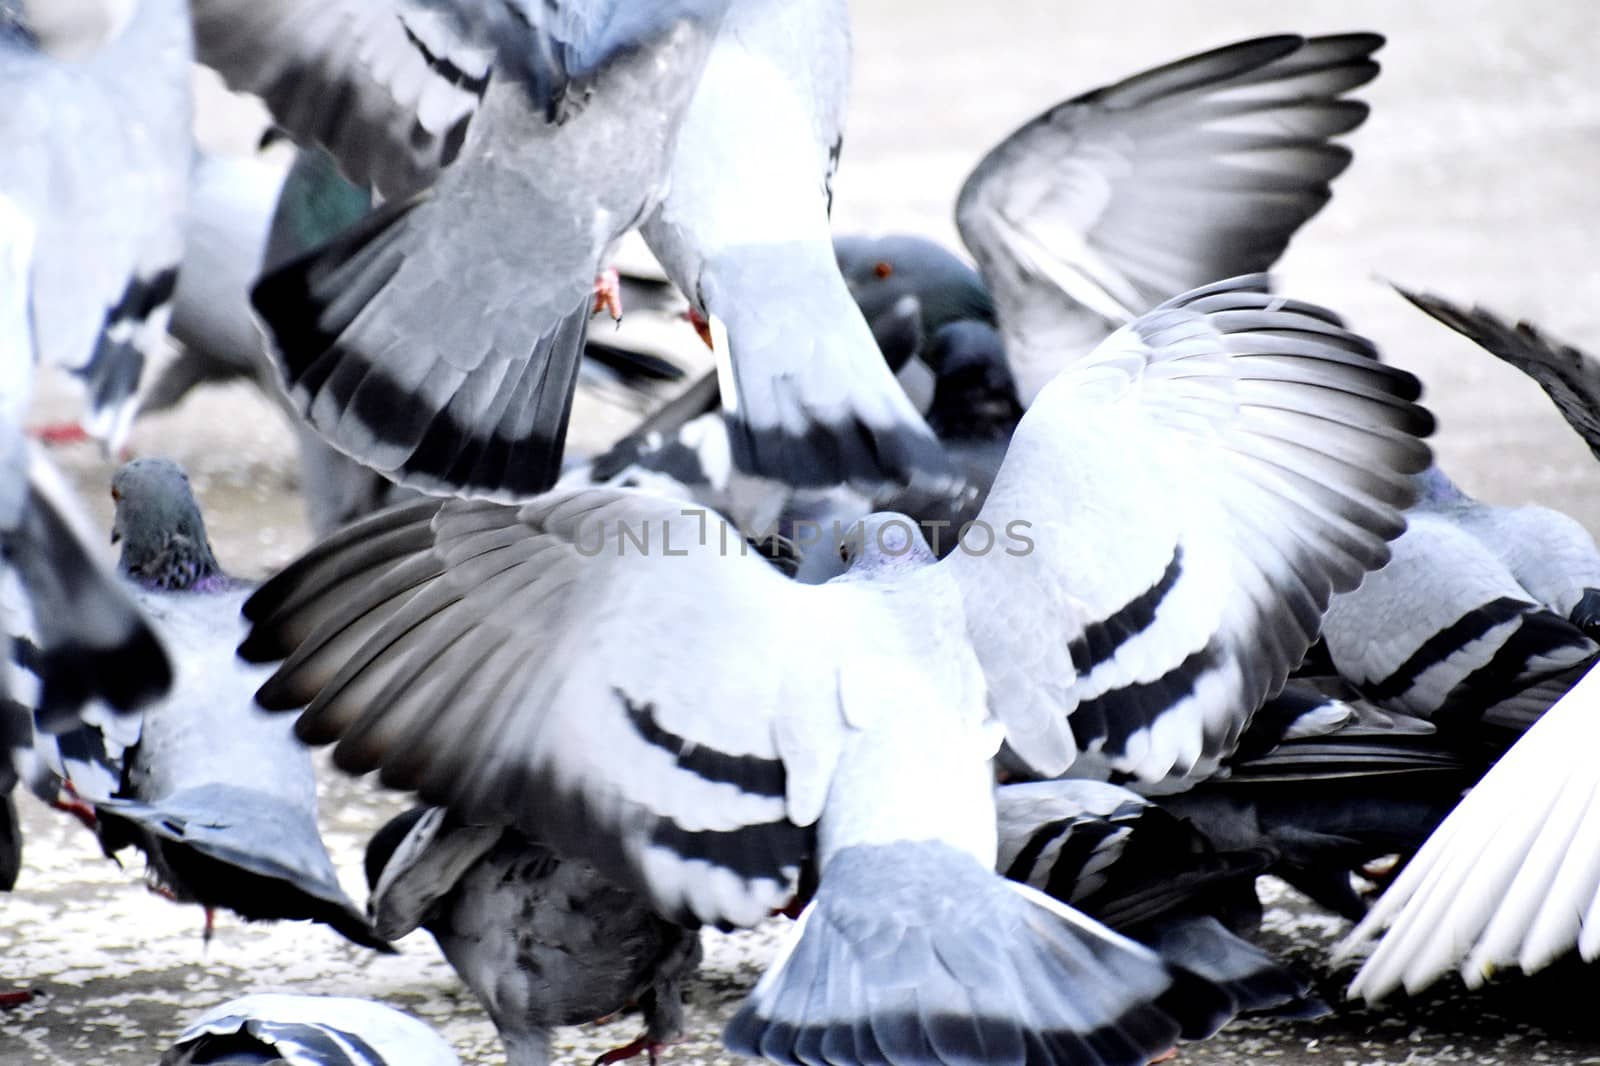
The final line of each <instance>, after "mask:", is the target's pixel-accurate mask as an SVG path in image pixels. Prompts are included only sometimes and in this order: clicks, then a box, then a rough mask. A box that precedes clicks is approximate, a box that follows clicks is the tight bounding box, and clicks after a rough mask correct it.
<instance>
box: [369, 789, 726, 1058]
mask: <svg viewBox="0 0 1600 1066" xmlns="http://www.w3.org/2000/svg"><path fill="white" fill-rule="evenodd" d="M367 879H368V884H369V887H370V888H371V890H372V897H371V900H370V902H369V904H368V907H369V910H370V911H371V913H372V917H373V923H374V926H375V927H376V928H377V930H378V931H379V933H381V934H382V935H384V936H386V937H390V938H398V937H400V936H403V935H404V934H406V933H409V932H411V931H412V930H413V929H415V928H417V927H418V926H420V927H422V928H424V929H427V930H428V932H430V933H432V934H433V937H434V939H435V940H436V941H438V944H439V948H440V950H441V951H443V952H444V956H445V958H446V959H448V960H449V962H450V965H451V966H452V967H454V968H455V971H456V973H457V974H459V975H460V977H461V979H462V980H463V981H464V982H466V984H467V987H468V988H470V989H472V992H473V995H475V996H477V997H478V1001H479V1002H480V1003H482V1004H483V1007H484V1009H485V1010H486V1011H488V1013H489V1017H490V1018H491V1019H492V1020H493V1021H494V1025H495V1029H496V1030H497V1031H498V1032H499V1033H500V1038H501V1040H503V1041H504V1043H505V1047H506V1061H507V1062H508V1063H509V1064H510V1066H545V1064H546V1063H548V1062H549V1061H550V1058H551V1048H550V1029H551V1028H552V1027H553V1026H557V1025H577V1024H582V1023H586V1022H592V1021H595V1020H597V1019H599V1018H602V1017H604V1016H606V1015H610V1014H614V1013H616V1012H618V1011H620V1010H622V1009H624V1008H625V1007H627V1006H628V1005H630V1004H633V1003H638V1004H639V1005H640V1007H641V1009H642V1011H643V1013H644V1017H645V1025H646V1029H645V1033H644V1035H643V1036H642V1037H641V1038H640V1042H641V1043H642V1044H644V1045H647V1046H648V1047H649V1048H650V1049H651V1055H652V1057H653V1056H654V1054H655V1050H656V1049H657V1048H659V1047H661V1046H663V1045H665V1044H667V1043H670V1042H675V1041H677V1040H679V1039H681V1038H682V1037H683V1035H684V1011H683V985H684V982H685V980H686V979H687V978H688V977H690V976H691V975H692V974H693V973H694V971H695V969H696V968H697V967H698V965H699V963H700V937H699V934H698V932H696V931H695V930H692V929H685V928H684V927H683V926H680V925H676V924H674V923H672V922H669V921H667V920H666V919H664V918H661V917H659V916H657V915H656V913H655V912H654V911H653V910H652V909H651V907H650V904H649V902H648V900H647V899H646V898H645V897H644V896H642V895H640V894H638V893H636V892H632V891H628V890H625V889H622V888H618V887H617V886H615V885H613V884H612V883H611V882H609V881H607V880H606V879H604V878H602V877H601V876H600V875H599V874H598V873H597V872H596V871H595V870H594V868H593V867H592V866H590V865H589V864H588V863H585V862H581V861H577V860H572V859H563V858H561V857H559V856H557V855H556V854H555V853H554V852H552V851H550V849H548V848H546V847H544V846H543V845H541V844H538V843H535V842H533V841H530V840H528V839H527V838H526V837H524V836H523V835H522V834H521V833H519V832H517V831H516V830H514V829H509V828H503V827H501V826H487V827H480V826H466V825H463V824H462V823H461V822H460V821H459V820H456V819H452V818H451V817H450V816H449V814H448V813H447V812H445V811H443V810H441V809H439V808H429V809H425V810H424V809H417V810H413V811H411V812H408V813H407V814H402V815H400V816H398V817H397V818H395V819H394V820H393V821H391V822H390V823H389V824H388V825H386V826H385V827H384V828H383V829H381V830H379V832H378V834H377V835H376V836H374V837H373V839H372V841H371V843H369V844H368V847H367Z"/></svg>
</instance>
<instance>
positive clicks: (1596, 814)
mask: <svg viewBox="0 0 1600 1066" xmlns="http://www.w3.org/2000/svg"><path fill="white" fill-rule="evenodd" d="M1597 698H1600V671H1595V670H1591V671H1590V672H1589V674H1588V675H1587V676H1586V677H1584V679H1583V680H1582V681H1580V682H1579V683H1578V685H1577V686H1576V687H1575V688H1573V690H1572V691H1571V692H1569V693H1567V695H1566V696H1565V697H1564V698H1562V700H1561V701H1560V702H1559V703H1557V704H1556V705H1555V706H1554V707H1552V708H1551V709H1550V710H1549V712H1548V713H1547V714H1545V716H1544V717H1543V718H1542V719H1540V720H1539V721H1538V722H1536V723H1534V725H1533V727H1532V728H1531V729H1529V730H1528V732H1527V734H1526V735H1525V736H1524V737H1523V738H1522V739H1521V740H1519V741H1518V742H1517V743H1516V745H1515V746H1514V747H1512V749H1511V750H1510V751H1509V752H1507V753H1506V755H1505V757H1504V758H1502V759H1501V760H1500V762H1499V763H1497V764H1496V765H1495V767H1494V768H1493V769H1492V770H1490V771H1489V772H1488V774H1486V775H1485V776H1484V778H1483V780H1482V781H1480V782H1479V783H1478V785H1477V787H1476V788H1474V789H1473V790H1472V791H1471V792H1470V793H1468V794H1467V797H1466V799H1464V800H1462V801H1461V804H1460V806H1458V807H1457V808H1456V809H1455V811H1454V812H1452V813H1451V815H1450V816H1449V817H1448V818H1447V819H1445V821H1444V823H1443V824H1442V825H1440V826H1439V828H1438V829H1437V830H1436V831H1435V832H1434V834H1433V836H1432V837H1431V838H1429V840H1428V842H1427V843H1426V844H1425V845H1423V847H1422V850H1421V851H1419V852H1418V853H1417V855H1416V857H1415V858H1413V859H1412V860H1411V861H1410V863H1408V864H1407V865H1406V867H1405V869H1404V870H1403V871H1401V873H1400V876H1399V878H1397V879H1396V880H1395V882H1394V884H1393V885H1392V886H1391V887H1390V889H1389V891H1387V892H1385V893H1384V895H1383V898H1382V899H1380V900H1379V901H1378V903H1377V904H1376V905H1375V906H1374V907H1373V909H1372V912H1371V913H1370V914H1369V915H1368V916H1367V917H1366V918H1365V919H1364V920H1363V921H1362V922H1361V924H1360V925H1359V926H1357V927H1356V929H1355V931H1354V932H1352V933H1351V934H1350V937H1349V939H1347V940H1346V941H1345V942H1344V944H1343V945H1342V946H1341V948H1340V952H1339V954H1340V957H1348V956H1349V955H1351V954H1354V953H1355V951H1356V950H1357V949H1358V948H1360V947H1361V946H1362V945H1363V944H1365V943H1366V942H1368V941H1370V940H1371V939H1372V938H1374V937H1376V936H1377V935H1378V934H1379V933H1380V931H1382V930H1384V929H1385V928H1386V927H1387V928H1388V932H1386V933H1383V939H1382V940H1381V941H1380V942H1379V944H1378V946H1377V949H1376V950H1375V951H1373V953H1372V956H1371V957H1370V958H1369V959H1368V960H1367V961H1366V963H1365V964H1364V965H1363V966H1362V967H1361V971H1360V972H1359V973H1357V974H1356V977H1355V981H1354V982H1353V983H1352V984H1351V986H1350V995H1352V996H1361V997H1364V998H1366V999H1368V1000H1373V1001H1376V1000H1379V999H1382V998H1383V997H1384V996H1387V995H1389V994H1390V993H1392V992H1393V991H1394V990H1395V989H1397V988H1402V987H1403V988H1404V989H1405V990H1406V991H1407V992H1411V993H1415V992H1420V991H1421V990H1422V989H1424V988H1426V987H1428V986H1429V985H1430V984H1432V983H1433V982H1434V981H1435V980H1437V979H1438V978H1439V977H1441V976H1443V975H1444V974H1445V973H1446V972H1447V971H1449V970H1450V969H1452V968H1459V969H1460V971H1461V976H1462V978H1463V979H1464V980H1465V981H1466V982H1467V985H1468V986H1469V987H1477V986H1478V985H1480V984H1482V983H1483V982H1484V981H1485V980H1487V979H1488V978H1489V977H1490V976H1491V975H1492V974H1493V973H1494V972H1495V971H1496V970H1498V969H1501V968H1504V967H1508V966H1516V967H1518V968H1520V969H1522V970H1524V971H1526V972H1529V973H1531V972H1533V971H1535V970H1538V969H1540V968H1541V967H1543V966H1546V965H1548V964H1549V963H1551V962H1554V961H1555V960H1556V959H1557V958H1559V957H1560V956H1561V955H1563V954H1566V953H1567V952H1570V951H1572V950H1573V949H1576V950H1577V951H1578V953H1579V954H1580V955H1581V956H1582V957H1583V958H1584V959H1585V960H1589V961H1592V960H1593V959H1595V958H1596V957H1597V956H1600V848H1597V847H1596V840H1597V839H1600V838H1597V828H1600V804H1597V802H1596V797H1597V795H1600V792H1597V787H1600V780H1597V778H1596V766H1597V765H1600V764H1597V763H1596V761H1595V758H1594V752H1595V747H1596V744H1600V706H1596V700H1597Z"/></svg>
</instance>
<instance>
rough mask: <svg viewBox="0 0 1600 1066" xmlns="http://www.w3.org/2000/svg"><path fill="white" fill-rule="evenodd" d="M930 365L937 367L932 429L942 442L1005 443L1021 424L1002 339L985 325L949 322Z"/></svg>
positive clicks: (938, 336) (940, 334) (935, 343)
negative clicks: (963, 440)
mask: <svg viewBox="0 0 1600 1066" xmlns="http://www.w3.org/2000/svg"><path fill="white" fill-rule="evenodd" d="M926 361H927V362H928V363H929V365H931V366H938V367H939V378H938V382H937V383H936V384H935V386H934V390H933V406H932V408H931V409H930V410H929V411H928V425H929V426H930V427H931V428H932V429H933V431H934V432H935V433H937V434H938V435H939V436H940V438H942V439H949V438H952V437H959V438H963V439H985V440H987V439H996V438H999V439H1003V438H1007V437H1010V436H1011V432H1012V430H1014V429H1016V427H1017V422H1018V420H1019V419H1021V418H1022V401H1021V400H1020V399H1018V398H1017V384H1016V382H1015V381H1014V380H1013V379H1012V377H1011V370H1010V368H1009V367H1008V366H1007V365H1006V353H1005V348H1004V346H1003V345H1002V344H1001V341H1000V334H999V332H997V331H996V330H995V328H994V327H993V326H990V325H988V324H987V323H983V322H976V321H971V320H968V321H964V322H951V323H949V324H948V325H946V326H944V327H943V328H941V329H940V330H939V332H938V333H936V334H934V337H933V341H932V343H931V344H930V345H929V354H928V356H927V357H926Z"/></svg>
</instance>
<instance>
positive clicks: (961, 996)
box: [724, 842, 1234, 1066]
mask: <svg viewBox="0 0 1600 1066" xmlns="http://www.w3.org/2000/svg"><path fill="white" fill-rule="evenodd" d="M1233 1010H1234V1000H1233V998H1232V997H1231V996H1230V995H1229V994H1228V993H1226V992H1225V991H1223V990H1222V989H1220V988H1218V987H1216V986H1215V985H1213V984H1212V983H1211V982H1210V981H1207V980H1205V979H1203V978H1201V977H1198V976H1196V975H1194V974H1192V973H1189V972H1187V971H1185V970H1183V969H1182V968H1180V967H1175V966H1171V965H1169V964H1167V963H1165V962H1163V961H1162V960H1161V959H1160V958H1159V957H1157V956H1156V955H1155V954H1154V953H1152V952H1151V951H1150V950H1149V949H1147V948H1144V947H1142V946H1141V945H1139V944H1136V943H1134V942H1133V941H1131V940H1128V939H1126V938H1124V937H1122V936H1119V935H1118V934H1116V933H1113V932H1111V931H1110V930H1109V929H1106V928H1105V927H1103V926H1101V925H1099V924H1098V923H1096V922H1094V921H1092V920H1090V919H1089V918H1087V917H1085V916H1083V915H1082V914H1079V913H1078V912H1076V911H1073V910H1071V909H1070V908H1068V907H1065V906H1063V905H1062V904H1059V903H1057V902H1056V901H1054V900H1052V899H1050V898H1049V897H1048V896H1045V895H1044V894H1042V893H1039V892H1037V891H1035V890H1033V889H1030V888H1028V887H1027V886H1024V885H1016V884H1012V883H1010V882H1007V881H1005V880H1003V879H1001V878H999V877H998V876H996V875H995V874H994V873H993V872H992V871H989V870H986V869H984V868H983V867H982V865H981V864H979V863H978V862H977V861H975V860H974V859H972V858H971V857H970V856H967V855H965V854H963V853H961V852H959V851H956V850H955V849H953V848H951V847H949V846H947V845H944V844H939V843H934V842H922V843H897V844H891V845H884V846H858V847H853V848H847V849H845V850H843V851H841V852H839V853H838V854H837V855H835V856H834V857H833V858H832V859H831V860H830V861H829V863H828V866H827V868H826V869H825V870H824V872H823V878H822V885H821V888H820V889H819V891H818V893H817V896H816V899H815V900H813V901H812V903H811V905H810V906H809V907H808V908H807V909H806V912H805V914H803V915H802V917H801V920H800V921H799V922H798V923H797V924H796V927H795V929H794V932H793V934H792V939H791V941H790V942H789V944H788V945H787V946H786V947H785V949H784V951H783V952H782V953H781V954H780V956H779V957H778V958H777V959H776V960H775V961H774V962H773V964H772V966H771V968H770V969H769V970H768V971H767V974H766V975H765V976H764V977H763V978H762V980H761V981H760V983H759V984H757V986H756V988H755V990H754V991H752V992H751V994H750V997H749V998H748V999H747V1000H746V1001H745V1003H744V1005H743V1006H742V1007H741V1008H740V1010H739V1012H738V1013H737V1014H736V1015H735V1017H734V1018H733V1020H732V1021H731V1022H730V1023H729V1025H728V1027H727V1030H726V1031H725V1033H724V1041H725V1042H726V1043H727V1045H728V1047H729V1048H731V1049H732V1050H733V1051H735V1052H737V1053H741V1054H747V1055H760V1056H763V1057H765V1058H767V1059H770V1060H772V1061H774V1062H781V1063H818V1062H827V1063H896V1064H902V1066H903V1064H919V1063H929V1064H931V1063H1060V1062H1074V1063H1106V1064H1115V1063H1126V1064H1128V1066H1142V1064H1143V1063H1145V1062H1148V1061H1149V1060H1150V1058H1151V1057H1152V1056H1154V1055H1156V1054H1159V1053H1160V1052H1162V1051H1164V1050H1166V1049H1167V1048H1169V1047H1171V1046H1172V1044H1173V1043H1174V1042H1175V1041H1176V1040H1177V1039H1179V1038H1180V1037H1187V1038H1195V1037H1200V1036H1206V1035H1209V1034H1210V1033H1211V1032H1213V1031H1215V1029H1216V1028H1217V1027H1218V1026H1219V1025H1221V1024H1222V1022H1224V1021H1226V1020H1227V1018H1228V1017H1229V1016H1230V1015H1231V1014H1232V1013H1233Z"/></svg>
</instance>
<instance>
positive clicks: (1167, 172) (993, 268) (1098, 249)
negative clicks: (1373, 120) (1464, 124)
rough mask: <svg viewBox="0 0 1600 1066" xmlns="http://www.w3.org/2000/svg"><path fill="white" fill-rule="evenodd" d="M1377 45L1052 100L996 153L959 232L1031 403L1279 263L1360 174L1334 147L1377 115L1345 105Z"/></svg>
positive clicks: (1273, 54)
mask: <svg viewBox="0 0 1600 1066" xmlns="http://www.w3.org/2000/svg"><path fill="white" fill-rule="evenodd" d="M1382 45H1383V38H1382V37H1380V36H1378V35H1377V34H1371V33H1353V34H1342V35H1338V36H1331V37H1310V38H1307V37H1300V36H1296V35H1292V34H1289V35H1282V36H1276V37H1262V38H1257V39H1254V40H1249V41H1242V42H1240V43H1238V44H1232V45H1227V46H1224V47H1222V48H1217V49H1214V50H1212V51H1209V52H1203V53H1201V54H1199V55H1194V56H1189V57H1188V58H1185V59H1179V60H1176V61H1174V62H1172V63H1168V64H1166V65H1165V66H1161V67H1157V68H1155V69H1153V70H1148V71H1145V72H1143V73H1141V74H1136V75H1134V76H1133V77H1131V78H1128V79H1126V80H1125V81H1121V82H1118V83H1116V84H1115V85H1108V86H1106V87H1104V88H1100V89H1096V90H1094V91H1093V92H1090V93H1086V94H1084V95H1082V96H1079V97H1076V98H1074V99H1071V100H1068V101H1066V102H1065V103H1061V104H1057V105H1056V106H1054V107H1052V108H1050V109H1049V110H1048V111H1046V112H1044V113H1043V114H1041V115H1039V116H1038V117H1037V118H1035V119H1033V120H1032V121H1030V122H1028V123H1027V124H1025V125H1024V126H1022V127H1021V128H1020V129H1018V130H1016V131H1015V132H1014V133H1012V134H1011V135H1010V136H1009V137H1007V138H1005V139H1004V140H1003V141H1001V142H1000V143H999V144H998V145H996V146H995V147H994V148H993V149H991V150H990V151H989V153H988V154H987V155H986V156H984V158H983V160H982V161H981V162H980V163H979V164H978V165H977V167H976V168H974V169H973V171H972V174H971V175H970V176H969V177H968V178H967V180H966V182H965V183H964V184H963V185H962V187H961V192H960V195H959V196H958V198H957V201H956V223H957V225H958V227H959V228H960V231H961V238H962V240H963V241H965V242H966V245H967V248H968V249H970V250H971V252H972V254H973V257H974V258H975V259H976V260H977V262H978V268H979V270H980V271H982V273H983V279H984V282H985V284H986V285H987V287H988V290H989V292H990V294H991V295H992V297H993V299H994V304H995V311H996V317H997V318H998V320H999V326H1000V331H1001V333H1002V334H1003V335H1004V337H1005V348H1006V354H1007V356H1008V358H1009V359H1010V360H1011V369H1012V372H1013V373H1014V374H1015V375H1016V380H1017V387H1018V388H1019V390H1020V391H1021V396H1022V401H1023V402H1024V403H1032V402H1033V399H1034V397H1035V396H1036V395H1037V393H1038V392H1039V390H1040V389H1041V388H1042V387H1043V386H1044V385H1045V383H1046V382H1048V381H1050V380H1051V378H1052V377H1053V376H1054V375H1055V373H1056V372H1057V371H1058V370H1060V369H1061V368H1062V367H1063V366H1066V365H1068V364H1069V363H1071V362H1072V361H1073V360H1074V359H1076V358H1078V357H1080V356H1081V355H1082V354H1084V353H1087V352H1088V351H1090V350H1091V349H1092V348H1093V347H1094V346H1095V345H1096V344H1098V343H1100V341H1101V340H1102V339H1103V338H1104V337H1105V336H1106V334H1107V333H1109V332H1110V331H1111V330H1112V329H1114V328H1115V327H1117V326H1119V325H1121V324H1122V323H1124V322H1126V321H1128V320H1129V319H1131V318H1132V317H1134V316H1135V315H1138V314H1139V313H1141V312H1143V311H1145V310H1147V309H1148V308H1150V307H1151V306H1153V305H1155V304H1157V303H1160V302H1161V301H1162V300H1165V299H1168V298H1170V297H1172V296H1175V295H1176V294H1178V293H1180V292H1183V291H1184V290H1186V289H1189V288H1192V287H1194V286H1196V285H1201V284H1205V283H1207V282H1210V281H1212V280H1214V279H1216V278H1223V277H1229V276H1232V275H1235V274H1242V273H1245V272H1247V271H1255V270H1266V269H1267V268H1268V267H1270V266H1271V265H1272V264H1273V263H1274V262H1275V261H1276V260H1277V258H1278V257H1279V256H1280V255H1282V254H1283V250H1284V248H1285V246H1287V244H1288V243H1289V240H1290V238H1291V237H1293V236H1294V234H1295V232H1296V231H1297V230H1298V229H1299V228H1300V227H1301V226H1302V225H1304V224H1305V223H1306V221H1307V220H1308V219H1310V218H1311V217H1312V216H1314V215H1315V214H1316V213H1317V212H1318V211H1319V210H1321V209H1322V206H1323V205H1324V204H1326V203H1327V202H1328V199H1329V197H1330V196H1331V192H1330V189H1329V183H1330V182H1332V181H1333V179H1334V178H1336V177H1338V175H1339V174H1340V173H1341V172H1343V170H1344V169H1345V167H1347V166H1348V165H1349V163H1350V159H1351V155H1350V150H1349V149H1348V148H1346V147H1344V146H1343V145H1339V144H1335V143H1332V141H1331V138H1334V137H1338V136H1340V135H1342V134H1346V133H1349V132H1350V131H1352V130H1354V129H1355V128H1356V127H1358V126H1360V125H1361V124H1362V122H1364V121H1365V120H1366V117H1367V110H1368V109H1367V105H1366V104H1364V103H1361V102H1360V101H1357V100H1351V99H1347V98H1346V97H1345V94H1346V93H1348V92H1350V91H1352V90H1354V89H1357V88H1359V87H1361V86H1362V85H1365V84H1366V83H1367V82H1369V81H1371V80H1372V79H1373V78H1374V77H1376V76H1377V74H1378V64H1377V63H1376V62H1374V61H1373V59H1372V54H1373V53H1374V52H1375V51H1377V50H1378V49H1379V48H1380V47H1382ZM1044 175H1048V177H1045V176H1044ZM1041 290H1047V291H1048V293H1049V298H1048V299H1042V298H1040V292H1041Z"/></svg>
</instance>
